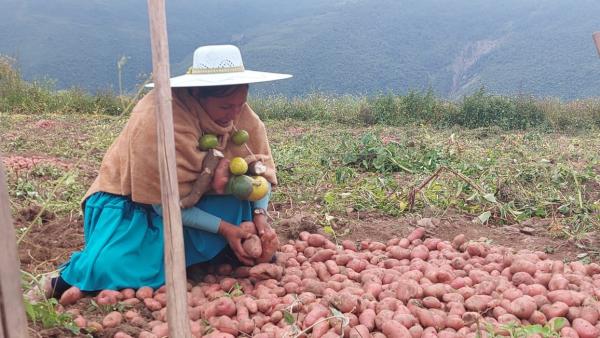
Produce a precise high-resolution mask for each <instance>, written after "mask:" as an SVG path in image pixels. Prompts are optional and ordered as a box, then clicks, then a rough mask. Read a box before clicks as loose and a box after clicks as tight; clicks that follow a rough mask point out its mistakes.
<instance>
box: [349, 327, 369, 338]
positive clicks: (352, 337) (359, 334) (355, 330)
mask: <svg viewBox="0 0 600 338" xmlns="http://www.w3.org/2000/svg"><path fill="white" fill-rule="evenodd" d="M349 338H371V334H370V333H369V329H368V328H367V327H366V326H364V325H362V324H361V325H356V326H354V327H352V328H350V333H349Z"/></svg>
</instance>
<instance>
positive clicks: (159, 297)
mask: <svg viewBox="0 0 600 338" xmlns="http://www.w3.org/2000/svg"><path fill="white" fill-rule="evenodd" d="M154 299H155V300H156V301H157V302H159V303H160V305H161V306H167V294H166V293H157V294H155V295H154Z"/></svg>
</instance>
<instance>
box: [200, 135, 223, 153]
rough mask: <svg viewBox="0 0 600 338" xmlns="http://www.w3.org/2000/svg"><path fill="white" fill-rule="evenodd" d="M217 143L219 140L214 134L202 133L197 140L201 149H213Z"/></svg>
mask: <svg viewBox="0 0 600 338" xmlns="http://www.w3.org/2000/svg"><path fill="white" fill-rule="evenodd" d="M218 145H219V140H218V139H217V136H216V135H214V134H204V135H202V137H200V140H198V146H199V147H200V149H202V150H208V149H214V148H216V147H217V146H218Z"/></svg>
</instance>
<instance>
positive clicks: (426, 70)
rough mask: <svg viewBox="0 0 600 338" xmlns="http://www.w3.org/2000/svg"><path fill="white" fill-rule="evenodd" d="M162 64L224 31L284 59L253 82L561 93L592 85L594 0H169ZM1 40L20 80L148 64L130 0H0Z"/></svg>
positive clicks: (84, 80) (268, 59)
mask: <svg viewBox="0 0 600 338" xmlns="http://www.w3.org/2000/svg"><path fill="white" fill-rule="evenodd" d="M167 6H168V7H167V15H168V18H167V20H168V22H169V27H168V29H169V44H170V50H171V55H170V56H171V61H172V64H173V69H172V73H173V74H174V75H175V74H180V73H182V72H184V71H185V69H187V67H188V66H189V65H190V63H191V53H192V52H193V49H194V48H195V47H197V46H198V45H202V44H215V43H234V44H236V45H238V46H240V48H241V49H242V52H243V55H244V60H245V63H246V66H247V68H249V69H260V70H270V71H276V72H289V73H292V74H294V78H293V79H291V80H286V81H281V82H279V83H277V84H276V85H275V84H263V85H257V86H256V87H255V88H256V90H257V91H260V92H263V93H269V92H280V93H284V94H286V95H302V94H305V93H307V92H311V91H322V92H329V93H352V94H372V93H377V92H385V91H395V92H406V91H408V90H411V89H416V90H421V89H426V88H432V89H433V90H435V91H436V92H438V93H439V94H441V95H443V96H446V97H449V98H458V97H460V96H461V95H464V94H467V93H470V92H472V91H473V90H476V89H478V88H479V87H480V86H482V85H484V86H486V87H487V88H488V89H490V90H492V91H495V92H498V93H505V94H514V93H528V94H534V95H537V96H558V97H562V98H565V99H573V98H578V97H586V96H594V95H598V94H597V93H600V80H599V77H598V74H600V60H598V57H597V55H596V52H595V49H594V47H593V44H592V40H591V33H592V32H593V31H594V30H600V25H598V24H597V20H596V19H595V16H596V13H598V12H600V2H598V1H595V0H578V1H577V5H576V6H575V5H574V4H573V2H572V1H569V0H506V1H503V2H498V1H489V0H482V1H477V2H473V1H470V0H454V1H447V0H421V1H414V0H329V1H327V2H324V1H317V0H304V1H296V2H294V1H275V0H254V1H241V0H221V1H217V0H206V1H202V6H200V5H199V2H197V1H192V0H171V1H169V2H168V3H167ZM0 8H1V9H2V10H0V37H1V39H0V53H3V54H8V55H11V56H15V57H16V58H17V59H18V63H19V66H20V67H21V70H22V72H23V74H24V76H25V77H26V78H28V79H33V78H40V77H43V76H47V77H49V78H52V79H56V82H57V83H56V86H57V87H58V88H64V87H69V86H78V87H83V88H85V89H88V90H96V89H101V88H118V84H117V66H116V63H117V61H118V60H119V58H120V57H121V56H127V57H128V62H127V64H126V65H125V67H124V68H123V79H124V85H125V88H127V89H128V90H132V89H133V88H134V86H135V85H136V84H139V83H140V82H141V81H143V79H144V78H145V77H146V76H147V74H148V73H149V72H150V70H151V61H150V46H149V35H148V22H147V12H146V11H147V9H146V7H145V3H143V2H139V1H132V0H123V1H119V2H114V1H108V0H88V1H85V2H82V1H76V0H53V1H51V2H49V1H44V0H21V1H15V0H0Z"/></svg>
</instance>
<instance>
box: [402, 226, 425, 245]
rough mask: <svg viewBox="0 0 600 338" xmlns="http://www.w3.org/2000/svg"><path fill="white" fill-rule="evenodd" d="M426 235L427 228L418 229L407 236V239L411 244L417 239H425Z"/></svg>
mask: <svg viewBox="0 0 600 338" xmlns="http://www.w3.org/2000/svg"><path fill="white" fill-rule="evenodd" d="M424 235H425V228H416V229H415V230H413V231H412V232H411V233H410V234H409V235H408V236H406V239H407V240H408V241H409V242H414V241H415V240H417V239H421V238H423V236H424Z"/></svg>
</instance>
